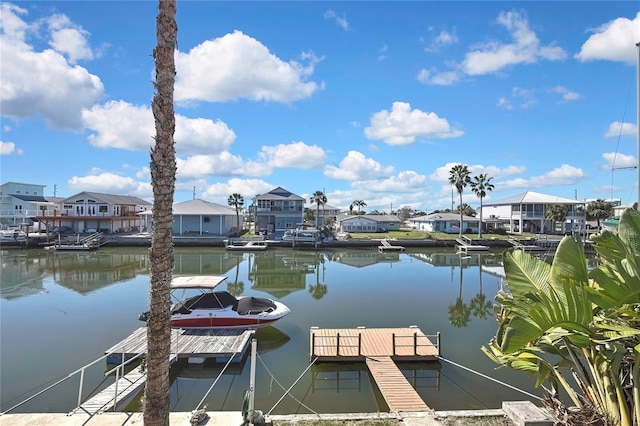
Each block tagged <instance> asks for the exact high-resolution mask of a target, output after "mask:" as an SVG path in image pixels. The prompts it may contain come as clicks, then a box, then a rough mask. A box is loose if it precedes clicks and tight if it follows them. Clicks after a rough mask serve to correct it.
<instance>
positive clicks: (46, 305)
mask: <svg viewBox="0 0 640 426" xmlns="http://www.w3.org/2000/svg"><path fill="white" fill-rule="evenodd" d="M174 253H175V271H174V274H175V275H203V274H209V275H224V276H227V277H228V284H227V285H228V288H227V290H229V291H231V292H232V293H234V295H237V296H240V295H254V294H257V295H259V296H263V295H260V294H258V293H261V292H263V293H269V294H270V295H271V296H272V297H273V298H275V299H284V300H282V301H283V302H284V303H285V304H286V305H287V306H289V307H290V308H291V314H290V315H289V316H287V317H285V318H283V319H282V320H281V321H279V322H278V324H277V327H278V328H277V329H272V331H271V333H273V335H268V336H266V337H264V338H260V337H259V344H258V350H259V352H260V354H261V357H262V360H263V361H264V366H265V367H268V372H267V368H263V367H262V366H261V364H260V363H259V364H258V371H257V385H256V386H257V394H258V398H259V400H258V401H257V403H258V404H259V405H258V406H259V407H260V408H265V407H266V408H268V407H271V406H273V405H274V404H275V403H276V402H278V399H280V397H281V395H282V393H281V392H280V391H279V390H277V389H276V387H275V386H274V385H273V384H274V383H275V380H276V379H277V380H278V382H280V383H284V384H285V385H286V386H287V385H289V384H291V383H294V382H295V381H296V379H297V378H298V376H299V375H300V373H301V372H302V371H304V370H305V369H306V368H307V367H308V366H309V359H308V358H309V335H308V330H309V328H310V327H311V326H320V327H327V328H343V327H357V326H359V325H363V326H366V327H406V326H408V325H412V324H416V325H418V326H419V327H420V328H421V329H422V330H424V331H425V332H428V333H432V332H437V331H440V332H441V333H442V336H443V340H444V344H443V356H444V357H445V358H447V359H451V360H452V361H455V362H458V363H460V364H462V365H465V366H466V367H469V368H473V369H474V370H477V371H480V372H482V373H484V374H488V375H491V376H492V377H496V376H497V377H496V378H497V379H502V380H504V381H507V382H509V383H510V384H512V385H522V386H520V387H524V388H526V389H527V390H532V389H531V388H530V387H529V388H527V386H529V384H530V383H529V382H530V379H529V378H528V377H523V376H520V375H515V374H514V375H513V376H512V375H511V372H510V371H507V369H501V370H500V371H496V370H495V365H494V364H493V363H492V362H491V361H490V360H489V359H488V358H487V357H485V356H484V355H481V353H480V350H479V348H480V347H481V345H483V344H486V342H487V341H488V340H489V339H490V338H491V337H492V336H493V335H494V334H495V330H496V324H495V321H494V320H492V318H491V317H492V315H491V305H492V301H493V296H494V294H495V292H496V291H497V289H498V286H497V285H493V284H494V283H496V282H497V283H499V282H500V281H501V280H502V278H503V277H504V271H502V264H501V260H502V259H501V253H493V252H489V253H480V254H472V255H471V256H465V255H462V256H461V255H459V254H457V253H454V252H453V251H451V250H449V251H447V249H438V250H434V249H424V250H408V251H407V252H404V253H386V254H381V253H378V252H377V251H376V250H362V249H353V250H349V249H344V250H343V249H340V250H324V251H317V252H316V251H305V250H292V249H273V250H272V249H270V250H268V251H267V252H264V253H235V252H226V251H225V250H224V249H217V248H176V250H175V252H174ZM1 262H2V279H1V280H0V284H1V285H0V297H1V299H0V308H1V309H0V315H1V320H2V321H0V327H2V330H1V331H2V332H1V333H0V344H1V346H2V358H1V360H0V361H1V363H0V376H1V377H2V380H1V381H0V397H1V398H2V399H1V401H0V402H1V405H2V407H4V408H8V407H10V406H11V405H13V404H14V403H17V402H19V401H20V400H21V398H23V395H25V394H31V393H30V391H31V390H33V389H39V387H38V386H41V385H42V384H43V383H51V382H53V381H55V380H56V379H58V378H59V376H60V375H66V374H68V373H70V372H72V371H75V370H76V369H77V368H79V367H81V366H82V365H85V364H86V363H87V362H90V361H92V360H94V359H97V358H99V357H100V356H102V354H103V353H104V350H105V349H107V348H109V347H110V346H112V345H113V344H114V343H116V342H118V341H120V340H121V339H123V338H124V337H126V336H127V335H128V334H129V333H131V332H132V331H133V330H134V329H136V328H137V327H139V326H140V323H139V321H138V320H137V316H138V314H139V313H140V312H141V311H144V310H145V309H146V308H147V305H148V294H149V284H148V273H149V260H148V250H147V249H145V248H131V249H127V248H115V247H112V248H108V247H105V248H103V249H101V250H99V251H98V252H96V253H75V254H74V253H55V252H53V253H50V252H48V251H45V250H31V251H20V250H14V251H3V252H2V258H1ZM116 283H117V284H118V285H113V284H116ZM490 284H491V285H490ZM98 289H99V290H100V291H96V290H98ZM301 290H302V291H301ZM60 307H64V311H65V312H64V313H63V312H61V309H60ZM34 319H37V321H34ZM263 330H268V329H261V330H260V331H259V333H263V332H264V331H263ZM25 336H29V338H25ZM79 341H81V342H82V344H81V345H79V344H78V342H79ZM43 352H48V353H53V354H56V356H54V357H49V358H47V362H42V359H43V358H42V356H43V355H42V354H43ZM247 364H248V363H247ZM99 367H102V365H100V366H99ZM433 367H434V366H433V365H427V366H423V365H414V364H412V365H409V366H406V368H404V367H403V371H405V370H406V371H405V374H406V375H407V376H409V377H412V378H413V377H415V380H414V381H415V383H416V387H418V388H420V389H424V391H422V390H421V391H420V392H421V395H422V396H423V398H424V399H425V401H427V402H428V403H429V406H431V407H434V409H460V408H462V409H473V408H497V407H499V406H500V402H501V400H502V399H514V400H515V399H516V398H519V399H522V395H521V394H519V393H515V392H513V391H511V390H508V389H507V390H505V389H504V388H502V387H500V386H498V385H497V384H496V385H494V384H487V383H486V382H482V383H480V384H479V383H478V379H477V377H473V376H471V375H470V374H468V375H467V373H462V372H461V371H460V370H456V369H455V368H454V367H451V366H450V365H443V366H442V371H440V370H439V369H436V370H435V371H434V369H433ZM363 368H365V367H364V366H363V365H358V364H351V365H344V366H336V365H322V366H320V365H315V364H314V365H313V367H312V369H311V370H310V371H311V373H313V374H314V375H315V376H314V377H315V378H317V379H318V380H315V379H314V380H312V378H311V377H310V376H311V374H309V375H305V376H304V378H302V379H301V381H300V382H299V384H298V385H297V386H296V388H295V389H294V393H295V396H296V398H297V399H298V400H299V401H303V402H304V404H305V405H308V406H309V407H311V408H312V409H313V410H314V411H317V412H353V411H356V412H376V411H378V410H380V407H384V402H383V401H382V402H381V400H380V398H379V395H377V394H376V391H375V386H372V385H371V384H370V383H369V375H368V374H367V373H366V372H365V373H363ZM219 369H220V366H218V365H205V368H204V369H203V370H198V369H196V368H194V367H191V366H189V367H187V366H184V368H181V366H180V364H178V365H177V366H176V368H175V369H173V370H172V373H171V374H172V377H173V378H174V380H176V381H177V382H176V383H177V384H176V385H175V386H174V387H173V388H172V405H175V407H177V410H181V411H191V410H192V409H193V408H194V406H195V405H196V404H197V403H198V402H199V401H200V399H201V398H202V397H203V395H204V393H205V392H206V391H207V389H208V388H209V386H210V385H211V380H210V379H207V380H205V379H199V378H197V377H192V376H199V375H209V376H210V375H214V374H215V373H216V372H217V371H219ZM187 370H188V371H187ZM365 371H366V370H365ZM235 373H237V374H231V375H224V377H222V378H221V379H220V382H219V383H218V384H217V385H216V390H215V392H214V394H215V395H213V396H212V398H213V400H211V401H210V400H207V401H206V404H207V405H208V407H209V408H210V409H212V410H224V409H228V410H235V411H237V410H239V409H240V404H241V401H242V397H243V394H244V390H246V386H247V383H248V375H249V372H248V366H244V365H239V366H238V370H236V371H235ZM271 374H273V377H272V375H271ZM440 375H442V377H440ZM176 378H177V379H176ZM103 380H105V378H104V368H97V371H96V372H95V373H93V372H91V373H90V372H87V375H86V376H85V384H86V389H93V388H94V387H98V386H99V385H101V384H102V381H103ZM69 383H70V384H69V385H68V389H67V388H65V389H63V390H57V391H55V392H53V394H52V393H46V394H43V395H42V396H41V397H39V399H38V400H34V401H33V403H32V404H31V403H30V404H29V405H25V406H24V407H23V408H21V409H23V410H24V411H29V410H31V411H34V410H50V411H59V412H65V411H69V410H71V409H72V408H73V406H74V405H75V398H76V397H75V395H77V392H78V389H77V380H76V381H74V382H73V383H71V381H69ZM324 388H326V389H324ZM436 390H437V391H436ZM178 391H179V393H178ZM471 396H473V397H471ZM307 411H308V410H306V409H305V408H304V407H302V406H301V405H300V404H299V403H298V402H297V401H294V400H292V399H290V398H286V399H285V400H283V401H282V403H281V404H280V405H279V406H278V408H277V412H275V414H285V413H296V412H307Z"/></svg>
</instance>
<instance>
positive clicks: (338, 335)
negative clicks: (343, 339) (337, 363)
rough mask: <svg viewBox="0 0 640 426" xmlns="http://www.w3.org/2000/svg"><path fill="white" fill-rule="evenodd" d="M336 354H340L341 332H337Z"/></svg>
mask: <svg viewBox="0 0 640 426" xmlns="http://www.w3.org/2000/svg"><path fill="white" fill-rule="evenodd" d="M336 356H340V333H336Z"/></svg>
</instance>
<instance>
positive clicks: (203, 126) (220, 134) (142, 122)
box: [83, 101, 236, 155]
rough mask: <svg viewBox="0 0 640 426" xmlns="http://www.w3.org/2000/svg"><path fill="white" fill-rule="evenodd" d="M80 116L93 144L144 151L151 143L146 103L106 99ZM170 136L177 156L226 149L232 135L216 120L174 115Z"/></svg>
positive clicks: (150, 120) (150, 116)
mask: <svg viewBox="0 0 640 426" xmlns="http://www.w3.org/2000/svg"><path fill="white" fill-rule="evenodd" d="M83 118H84V124H85V126H86V127H87V128H88V129H91V130H93V131H94V132H95V133H94V134H91V135H89V137H88V139H89V142H90V143H91V144H92V145H94V146H97V147H100V148H118V149H127V150H130V151H146V150H149V149H150V148H151V147H152V146H153V145H154V143H155V142H154V140H153V136H155V127H154V126H155V125H154V119H153V113H152V112H151V108H150V107H148V106H135V105H131V104H129V103H127V102H124V101H110V102H107V103H106V104H104V105H95V106H93V107H92V108H91V109H89V110H85V111H84V112H83ZM174 139H175V141H176V153H177V154H178V155H194V154H209V153H220V152H223V151H226V150H227V149H228V148H229V147H230V146H231V144H232V143H233V142H234V141H235V139H236V135H235V133H234V132H233V130H231V129H229V127H228V126H227V125H226V124H225V123H223V122H222V121H220V120H216V121H213V120H210V119H205V118H195V119H192V118H187V117H184V116H182V115H176V133H175V135H174Z"/></svg>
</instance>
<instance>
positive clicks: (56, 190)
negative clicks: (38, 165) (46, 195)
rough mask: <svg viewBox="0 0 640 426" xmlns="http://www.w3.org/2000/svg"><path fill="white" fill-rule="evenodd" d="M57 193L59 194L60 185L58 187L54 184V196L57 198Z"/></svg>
mask: <svg viewBox="0 0 640 426" xmlns="http://www.w3.org/2000/svg"><path fill="white" fill-rule="evenodd" d="M57 193H58V185H56V184H55V183H54V184H53V196H54V197H55V196H56V194H57Z"/></svg>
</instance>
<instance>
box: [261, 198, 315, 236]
mask: <svg viewBox="0 0 640 426" xmlns="http://www.w3.org/2000/svg"><path fill="white" fill-rule="evenodd" d="M304 203H305V199H304V198H302V197H301V196H299V195H296V194H293V193H291V192H289V191H287V190H286V189H284V188H282V187H277V188H275V189H272V190H271V191H269V192H267V193H266V194H258V195H256V197H255V206H256V207H255V226H256V232H259V233H266V234H268V235H273V234H276V236H277V234H280V235H281V234H284V232H285V231H286V230H288V229H295V228H296V227H297V226H298V224H300V223H303V222H304Z"/></svg>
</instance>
